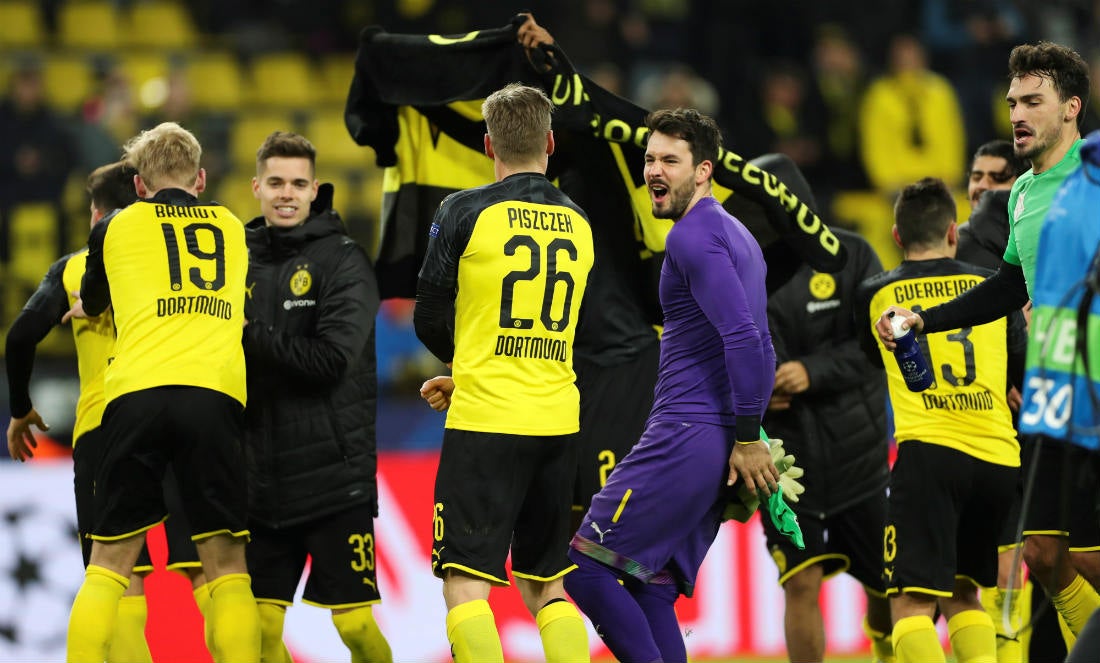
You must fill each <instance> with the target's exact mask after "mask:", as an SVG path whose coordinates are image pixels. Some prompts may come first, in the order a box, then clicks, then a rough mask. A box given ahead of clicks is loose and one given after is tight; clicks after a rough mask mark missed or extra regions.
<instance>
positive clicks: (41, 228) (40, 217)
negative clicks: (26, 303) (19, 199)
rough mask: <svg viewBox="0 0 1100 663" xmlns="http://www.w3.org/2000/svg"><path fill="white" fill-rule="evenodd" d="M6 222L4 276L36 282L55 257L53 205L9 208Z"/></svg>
mask: <svg viewBox="0 0 1100 663" xmlns="http://www.w3.org/2000/svg"><path fill="white" fill-rule="evenodd" d="M10 222H11V223H10V227H9V233H10V235H9V240H10V242H11V244H10V253H9V258H10V261H9V264H8V270H9V271H8V275H9V276H10V277H11V278H13V279H17V280H20V281H23V282H35V283H37V282H38V281H39V280H41V279H42V275H43V274H45V273H46V269H47V268H48V267H49V266H50V264H51V263H52V262H53V261H54V260H55V259H56V258H57V257H58V256H57V251H58V246H57V240H58V234H59V233H60V228H59V222H58V214H57V207H56V206H54V204H53V203H22V204H20V205H17V206H15V207H14V208H13V209H12V211H11V218H10Z"/></svg>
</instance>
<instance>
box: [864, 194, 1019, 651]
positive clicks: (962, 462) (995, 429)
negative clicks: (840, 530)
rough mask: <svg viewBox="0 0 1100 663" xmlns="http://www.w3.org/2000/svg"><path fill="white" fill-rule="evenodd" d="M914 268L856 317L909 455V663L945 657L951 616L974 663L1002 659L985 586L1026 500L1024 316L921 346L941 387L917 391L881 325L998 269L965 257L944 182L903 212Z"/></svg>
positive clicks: (903, 205)
mask: <svg viewBox="0 0 1100 663" xmlns="http://www.w3.org/2000/svg"><path fill="white" fill-rule="evenodd" d="M894 219H895V225H894V228H893V234H894V241H895V242H897V244H898V246H900V247H901V249H902V251H903V254H904V260H903V262H902V263H901V265H900V266H898V267H897V268H895V269H893V270H890V271H888V272H885V273H883V274H880V275H878V276H873V277H871V278H869V279H867V280H865V281H864V282H863V283H862V284H860V287H859V289H858V291H857V293H856V307H857V308H856V310H857V311H862V312H863V315H864V316H866V317H865V318H864V319H865V320H866V324H864V325H861V326H860V327H859V328H858V329H859V333H860V340H861V343H862V344H863V347H864V351H865V352H866V353H867V356H868V357H869V358H871V359H872V361H874V362H875V363H882V364H885V367H886V376H887V385H888V387H889V391H890V401H891V403H892V405H893V409H894V426H895V438H896V439H897V441H898V456H897V460H896V462H895V463H894V467H893V470H892V472H891V480H890V497H889V516H888V522H887V527H886V532H885V536H884V550H883V559H884V561H885V576H886V583H887V593H888V595H889V596H890V611H891V616H892V618H893V621H894V628H893V644H894V652H895V654H896V656H897V660H898V663H918V662H919V663H934V662H935V661H944V660H945V656H944V652H943V649H942V648H941V646H940V642H939V636H938V635H937V633H936V629H935V625H934V624H933V622H932V618H933V616H934V615H935V612H936V607H937V603H938V605H939V608H940V610H942V612H943V615H944V616H945V617H946V618H947V620H948V621H947V628H948V632H949V634H950V637H951V648H952V651H953V652H954V654H955V657H956V658H957V659H958V660H959V661H960V662H962V663H967V662H974V663H976V662H977V661H994V660H996V655H997V643H996V634H995V631H994V628H993V622H992V620H991V619H990V616H989V615H988V614H986V612H985V611H984V610H983V609H982V605H981V603H979V601H978V596H977V586H983V587H989V586H992V585H994V584H995V583H996V581H997V540H998V538H999V536H1000V534H1001V531H1002V529H1003V527H1004V523H1005V521H1006V519H1007V516H1008V512H1009V509H1010V507H1011V505H1012V498H1013V494H1014V492H1015V485H1016V476H1017V472H1018V469H1019V465H1020V447H1019V443H1018V442H1017V441H1016V431H1015V430H1014V429H1013V428H1012V415H1011V412H1010V410H1009V407H1008V402H1007V400H1006V397H1005V384H1006V382H1007V377H1008V365H1009V362H1010V361H1013V362H1015V364H1016V365H1019V364H1022V362H1023V355H1024V352H1025V351H1026V346H1027V332H1026V329H1025V327H1024V323H1023V317H1022V314H1021V313H1020V312H1019V311H1015V312H1014V313H1013V315H1012V317H1011V322H1008V321H1006V319H1005V318H1004V317H1001V318H998V319H997V320H995V321H993V322H990V323H987V324H984V325H975V326H964V327H962V328H961V329H955V330H950V333H929V334H925V335H924V336H922V337H921V339H920V342H921V344H922V346H923V347H925V348H926V350H925V354H926V356H928V357H929V358H930V362H929V368H930V370H932V371H933V373H934V376H935V382H934V384H933V386H932V387H930V388H929V389H927V390H926V391H924V392H913V391H909V389H908V388H907V387H906V385H905V383H904V379H903V378H902V375H901V371H900V370H899V368H898V366H897V363H896V362H895V361H894V360H893V357H891V356H890V353H889V351H888V350H887V349H885V347H879V344H878V343H876V342H875V339H874V335H873V334H872V329H873V328H874V322H875V321H876V320H877V318H878V312H879V311H882V310H884V309H886V308H887V306H898V307H900V306H907V307H909V308H910V309H914V310H921V309H922V308H924V307H928V306H932V305H935V304H938V303H940V302H942V301H944V300H946V299H949V298H951V297H953V296H955V295H956V294H957V293H959V292H962V291H964V290H967V289H970V288H973V287H975V286H977V284H978V283H979V282H981V281H982V280H983V279H984V278H985V277H986V276H987V275H988V274H989V272H988V271H987V270H984V269H982V268H980V267H975V266H972V265H968V264H966V263H961V262H958V261H956V260H954V259H953V258H954V255H955V250H956V247H957V241H958V231H957V228H956V225H955V202H954V199H953V197H952V195H951V192H950V191H949V190H948V188H947V186H946V185H945V184H944V183H943V181H942V180H938V179H932V178H925V179H923V180H921V181H919V182H917V183H915V184H911V185H909V186H907V187H905V188H904V189H903V190H902V191H901V193H900V194H899V195H898V199H897V202H896V203H895V205H894Z"/></svg>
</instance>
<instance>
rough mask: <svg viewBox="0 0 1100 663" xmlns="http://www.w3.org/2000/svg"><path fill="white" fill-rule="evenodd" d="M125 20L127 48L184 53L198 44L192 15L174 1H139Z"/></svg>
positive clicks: (125, 43)
mask: <svg viewBox="0 0 1100 663" xmlns="http://www.w3.org/2000/svg"><path fill="white" fill-rule="evenodd" d="M126 18H127V20H126V27H127V30H126V34H125V38H124V45H126V46H131V47H134V48H155V49H167V50H185V49H191V48H194V47H195V46H196V45H198V42H199V39H198V31H197V30H196V29H195V24H194V21H192V18H191V13H190V12H189V11H187V7H185V6H184V5H183V4H182V3H179V2H172V1H171V0H145V1H143V2H137V3H134V5H133V7H132V8H131V9H130V13H129V15H128V16H127V17H126Z"/></svg>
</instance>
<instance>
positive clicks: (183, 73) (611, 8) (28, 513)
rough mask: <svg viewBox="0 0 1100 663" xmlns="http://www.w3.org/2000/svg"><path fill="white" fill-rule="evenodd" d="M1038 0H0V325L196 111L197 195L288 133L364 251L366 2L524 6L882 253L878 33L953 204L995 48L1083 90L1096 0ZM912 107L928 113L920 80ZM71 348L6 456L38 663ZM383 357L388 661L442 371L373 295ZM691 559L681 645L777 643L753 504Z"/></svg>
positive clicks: (414, 601) (421, 526) (28, 624)
mask: <svg viewBox="0 0 1100 663" xmlns="http://www.w3.org/2000/svg"><path fill="white" fill-rule="evenodd" d="M1039 4H1040V3H1034V2H1026V1H1020V2H1014V1H1013V0H974V1H971V2H954V1H952V0H887V1H886V2H882V1H881V0H874V1H871V0H833V1H831V2H829V3H810V2H808V0H772V1H770V2H767V3H761V2H758V1H756V0H562V1H558V2H549V1H548V0H532V1H528V2H522V3H516V2H474V1H473V0H377V1H363V0H359V1H356V0H312V1H306V0H223V1H215V0H189V1H187V2H184V1H183V0H0V91H2V92H3V96H2V97H0V327H2V328H3V329H4V330H5V331H6V329H7V328H8V326H9V325H10V323H11V320H12V319H13V318H14V316H15V315H16V314H17V313H18V310H19V308H20V307H21V306H22V303H23V302H24V301H25V300H26V298H27V296H28V295H29V294H30V293H31V292H33V290H34V288H35V287H36V286H37V284H38V282H39V280H40V279H41V277H42V275H43V274H44V272H45V270H46V268H47V267H48V265H49V264H50V263H51V262H52V261H53V260H54V259H56V258H57V257H58V256H60V255H61V254H63V253H65V252H68V251H71V250H74V249H76V248H78V247H79V246H81V245H82V243H83V241H84V238H85V237H86V234H87V220H88V212H87V207H88V202H87V200H86V196H85V194H84V179H85V177H86V175H87V173H88V172H89V171H90V170H91V169H92V168H93V167H95V166H97V165H100V164H102V163H105V162H107V161H110V160H113V159H115V158H117V156H118V153H119V145H120V144H121V143H122V142H123V141H124V140H125V139H126V138H128V137H129V136H131V135H133V134H135V133H137V132H138V131H140V130H141V129H143V128H148V127H150V126H152V125H153V124H155V123H156V122H159V121H162V120H167V119H171V120H176V121H179V122H180V123H181V124H183V125H184V126H185V127H187V128H189V129H191V130H192V131H194V132H195V133H196V135H197V136H198V137H199V139H200V140H201V142H202V143H203V145H204V148H205V155H204V166H205V167H206V168H207V170H208V172H209V174H210V183H211V184H210V189H209V191H208V195H209V197H211V198H214V199H216V200H218V201H220V202H222V203H224V204H226V205H227V206H229V207H230V208H231V209H233V210H235V211H236V212H237V214H238V216H241V217H242V218H245V219H248V218H251V217H252V216H254V215H255V214H256V212H257V209H258V207H257V204H256V201H255V200H254V199H253V198H252V196H251V191H250V187H249V181H250V178H251V176H252V174H253V170H254V157H255V149H256V147H257V146H258V145H259V143H260V142H261V141H262V139H263V137H264V136H266V135H267V134H268V133H269V132H270V131H271V130H273V129H276V128H279V129H292V130H297V131H300V132H302V133H303V134H305V135H306V136H307V137H309V138H310V139H311V140H312V141H313V142H314V143H315V144H316V145H317V147H318V151H319V169H318V176H319V178H320V179H322V180H324V181H331V182H334V183H335V185H336V206H337V208H338V209H339V210H340V211H341V213H342V214H343V216H344V218H345V219H346V220H347V223H348V226H349V229H350V231H351V232H352V234H353V235H354V236H355V237H356V238H357V239H359V240H360V241H361V242H362V243H364V244H365V245H367V246H369V247H374V246H375V244H376V240H377V221H378V214H379V209H380V201H381V177H382V174H381V171H379V170H378V169H377V168H376V167H375V166H374V162H373V154H372V152H371V151H370V150H369V149H366V148H359V147H357V146H356V145H355V144H354V143H353V142H352V141H351V139H350V138H349V137H348V134H347V131H346V130H345V128H344V123H343V105H344V100H345V96H346V93H347V87H348V84H349V82H350V80H351V76H352V70H353V59H354V52H355V47H356V38H357V34H358V32H359V30H360V29H361V28H362V27H363V26H366V25H369V24H378V25H381V26H383V27H384V28H385V29H387V30H389V31H391V32H414V33H445V34H453V33H465V32H468V31H470V30H473V29H477V28H484V27H495V26H500V25H503V24H504V23H506V22H507V20H508V19H509V18H510V17H511V16H512V15H513V14H514V13H515V12H516V11H519V10H521V9H528V10H531V11H533V12H534V14H535V16H536V18H537V19H538V20H539V22H540V23H541V24H543V25H544V26H546V27H547V28H548V29H549V30H550V32H551V33H552V34H553V35H554V36H555V37H556V38H557V40H558V42H559V43H560V44H561V45H562V46H563V48H564V49H565V50H566V52H567V53H569V54H570V56H571V57H572V59H573V60H574V62H575V63H576V64H577V65H578V67H579V68H580V69H581V70H582V71H583V72H585V73H587V74H588V75H589V76H591V77H592V78H593V79H594V80H596V81H597V82H599V83H600V84H601V85H604V86H605V87H607V88H609V89H612V90H615V91H618V92H619V93H620V94H622V95H623V96H627V97H629V98H631V99H633V100H634V101H636V102H637V103H639V104H640V105H642V106H644V107H648V108H654V107H657V106H669V105H692V106H696V107H699V108H702V109H704V110H706V111H708V112H710V113H711V114H713V115H715V116H716V117H717V118H718V119H719V122H720V124H721V125H722V127H723V131H724V135H725V137H726V144H727V145H728V146H729V147H731V148H732V149H733V150H735V151H737V152H739V153H741V154H743V155H744V156H746V157H752V156H755V155H757V154H760V153H763V152H768V151H783V152H785V153H787V154H789V155H791V156H792V158H794V159H795V160H796V161H797V162H799V163H800V164H801V165H802V166H803V168H804V170H805V171H806V172H807V174H808V175H809V177H810V180H811V183H812V184H813V185H814V187H815V193H816V194H817V198H818V208H819V211H820V212H821V213H822V216H823V217H824V218H825V219H826V220H827V221H829V222H831V223H835V224H839V225H844V226H847V227H850V228H854V229H856V230H858V231H860V232H861V233H862V234H863V235H864V236H865V237H867V238H868V240H869V241H871V243H872V245H873V246H875V247H876V249H877V250H878V252H879V254H880V257H881V258H882V260H883V263H884V264H885V265H886V266H887V267H888V268H889V267H891V266H893V265H895V264H896V263H897V262H898V260H899V256H898V254H897V252H896V250H895V249H894V247H893V246H892V243H891V241H890V238H889V227H890V223H891V221H890V205H891V201H892V197H893V194H894V190H893V187H891V186H890V185H888V184H885V185H884V184H882V183H881V181H880V180H879V178H876V177H875V176H873V175H872V174H870V173H869V172H868V171H869V168H867V163H865V162H866V160H867V159H868V158H869V157H870V156H873V155H874V154H875V152H874V151H875V149H876V146H875V145H873V144H872V145H869V146H865V148H864V149H863V151H862V152H861V151H860V149H859V146H860V142H861V141H864V140H870V139H869V138H868V136H867V135H865V134H864V132H863V131H862V130H861V127H860V123H859V113H860V104H861V103H862V101H863V95H864V93H865V92H866V90H867V89H868V88H869V87H870V86H871V85H873V84H874V83H875V81H876V80H878V78H879V77H880V76H884V75H887V74H888V73H889V71H888V69H889V68H888V66H887V63H888V62H889V53H890V44H891V39H892V37H893V35H895V34H897V33H902V32H909V33H912V34H913V35H915V36H916V37H918V39H919V41H920V44H921V46H922V47H923V49H924V52H925V55H926V56H927V62H928V63H929V67H928V69H927V70H926V72H924V74H927V75H930V76H936V77H940V78H941V79H943V80H947V81H948V82H949V83H950V84H951V86H952V88H953V89H954V91H955V94H956V97H957V102H958V105H957V108H955V112H954V113H953V114H951V113H949V114H948V115H947V116H946V118H945V119H946V121H947V122H949V123H957V125H958V126H962V127H965V128H966V129H967V134H966V139H965V143H966V144H965V145H960V146H958V150H957V152H958V153H957V157H958V163H956V164H953V165H948V166H947V167H945V169H944V172H943V173H929V174H938V175H941V176H943V177H944V178H945V179H946V180H947V181H948V182H949V184H951V185H952V186H954V187H955V188H956V190H957V192H958V193H959V202H960V210H966V209H968V206H967V203H966V202H965V197H964V196H963V191H964V187H965V179H964V175H963V169H964V168H965V162H966V160H967V156H968V155H969V154H971V153H972V152H973V149H974V147H976V146H977V145H978V144H980V143H981V142H984V141H985V140H987V139H989V138H992V137H995V136H1001V137H1008V133H1009V128H1008V127H1007V113H1006V112H1005V110H1004V103H1003V89H1004V86H1005V84H1006V81H1005V80H1004V76H1003V71H1004V63H1005V60H1006V57H1007V53H1008V50H1009V49H1010V47H1011V45H1013V44H1015V43H1020V42H1022V41H1031V40H1035V39H1040V38H1048V39H1053V40H1055V41H1059V42H1061V43H1066V44H1070V45H1073V46H1075V47H1077V48H1078V50H1079V51H1080V52H1081V53H1082V54H1083V55H1085V56H1086V58H1087V59H1088V60H1089V61H1090V63H1093V71H1094V73H1093V81H1094V88H1096V87H1098V86H1100V55H1098V53H1100V51H1095V50H1092V49H1094V48H1097V47H1100V39H1098V38H1097V37H1098V36H1100V21H1098V19H1097V16H1098V14H1100V12H1098V11H1097V7H1098V6H1100V2H1092V1H1089V0H1052V1H1051V2H1044V3H1042V4H1041V7H1040V6H1038V5H1039ZM822 5H827V6H822ZM838 85H839V87H837V86H838ZM1097 96H1100V95H1098V94H1097V92H1096V91H1095V90H1094V92H1093V97H1094V102H1093V103H1092V104H1090V105H1089V108H1088V110H1087V113H1086V119H1085V127H1084V128H1085V130H1086V131H1087V130H1089V129H1092V128H1097V127H1100V111H1098V110H1097V108H1098V103H1097V102H1096V100H1095V98H1096V97H1097ZM907 107H909V108H910V109H911V110H912V112H914V113H915V114H919V113H921V112H922V111H923V110H928V109H926V108H923V106H922V102H921V100H920V99H911V100H909V102H908V106H907ZM915 133H919V132H915ZM927 139H928V137H927V136H925V137H923V138H922V137H921V136H919V135H914V137H913V142H915V143H916V146H917V147H918V148H919V147H920V144H921V143H922V141H923V140H927ZM883 149H889V147H888V146H886V147H884V148H883ZM880 156H881V155H880ZM887 156H891V155H887ZM898 158H899V159H900V158H901V157H900V155H899V156H898ZM899 165H903V164H899ZM961 214H962V215H963V216H965V213H963V212H961ZM72 355H73V346H72V339H71V334H70V333H69V330H68V329H67V328H59V329H57V330H55V331H54V332H53V333H52V334H51V335H50V337H48V338H47V339H46V341H44V343H43V344H42V345H41V346H40V348H39V355H38V360H37V363H36V367H35V379H34V382H33V390H32V395H33V397H34V402H35V404H36V407H37V408H38V410H39V411H40V412H41V413H42V414H43V415H44V417H45V418H46V420H47V421H48V422H50V424H51V425H52V430H51V431H50V434H49V436H48V437H45V436H44V437H43V443H42V446H40V449H41V450H42V453H41V454H40V456H42V457H45V458H44V459H43V460H41V461H40V462H35V463H33V464H31V465H30V466H19V465H16V464H14V463H11V462H8V461H7V459H6V458H5V459H4V460H0V516H2V517H0V661H16V660H19V661H27V660H57V659H58V657H59V656H60V652H61V651H62V648H63V645H64V629H65V620H66V618H67V611H68V605H69V602H70V601H71V598H72V593H73V592H75V589H76V587H77V586H78V584H79V581H80V566H79V551H78V549H77V547H76V545H75V540H74V538H73V536H72V534H73V532H72V530H73V525H74V523H73V515H72V511H73V508H72V498H71V463H70V462H69V460H68V458H67V453H68V445H69V444H70V442H71V439H70V438H71V428H72V423H73V422H72V418H73V416H72V415H73V404H74V403H75V398H76V391H77V384H76V377H75V363H74V362H73V360H72ZM378 356H379V360H380V361H379V379H380V383H381V384H380V386H381V398H380V402H379V427H378V443H379V448H380V450H381V451H382V453H381V459H380V463H379V466H380V473H381V479H380V483H381V486H382V495H383V497H382V500H383V501H382V506H381V508H382V516H381V518H380V519H379V521H378V525H377V527H378V533H379V537H378V538H379V542H380V545H379V549H380V551H379V558H380V562H379V563H380V569H381V571H380V577H381V584H382V590H383V593H384V597H385V602H384V603H383V605H382V606H381V607H380V608H379V609H378V611H377V612H378V620H379V622H380V624H381V625H382V627H383V628H384V630H385V631H386V633H387V634H388V635H389V636H390V639H391V643H393V645H394V651H395V658H396V660H424V661H428V660H446V659H447V658H448V653H447V649H446V642H445V638H444V637H443V633H442V623H443V612H442V610H443V608H442V601H441V600H440V596H439V586H438V581H436V580H435V579H434V578H432V577H431V576H430V573H429V572H428V568H429V564H428V548H427V541H426V536H425V535H424V532H425V531H426V530H425V527H426V526H427V525H426V523H427V522H428V521H429V520H430V512H431V509H430V504H428V502H427V500H428V496H429V495H430V487H431V481H432V476H433V474H434V463H435V459H436V451H435V450H436V448H437V447H438V444H439V440H440V434H441V429H442V421H443V418H442V417H441V416H440V415H438V414H436V413H434V412H431V411H430V410H428V409H427V408H426V407H425V406H423V404H422V403H421V402H420V401H419V399H418V398H417V397H416V388H417V387H418V386H419V384H420V382H421V381H422V380H423V379H424V378H425V377H426V376H429V375H433V374H436V373H437V372H438V371H440V370H441V367H440V366H439V365H438V363H437V362H436V361H435V360H434V359H433V358H432V357H431V356H430V355H428V354H427V353H426V352H425V351H424V350H423V348H422V347H421V346H420V344H419V343H418V341H417V340H416V338H415V336H414V335H413V333H412V330H411V304H410V303H409V302H407V301H397V300H393V301H387V302H385V303H384V305H383V310H382V312H381V313H380V315H379V318H378ZM6 393H7V391H6V389H5V390H3V391H2V393H0V399H3V400H4V401H5V406H4V407H3V409H2V411H3V412H4V414H5V415H6V414H7V412H8V408H7V407H6ZM5 423H6V417H5ZM703 577H704V578H705V580H704V581H702V582H701V583H700V584H701V587H702V589H701V590H700V592H699V596H698V597H697V598H696V599H695V600H694V601H692V602H689V603H687V604H685V605H684V607H683V610H682V616H683V621H684V624H685V628H686V629H688V630H690V631H691V633H690V635H688V637H687V642H688V645H689V650H690V651H691V653H692V655H693V657H695V658H705V657H727V656H733V655H744V654H777V653H781V652H782V651H783V646H782V630H781V623H782V595H781V593H780V592H779V590H778V589H777V588H776V586H775V583H774V565H773V563H772V561H771V560H770V558H769V557H768V555H767V552H766V551H765V550H764V547H763V545H762V541H761V538H760V534H759V528H758V526H757V525H756V524H755V523H753V524H751V525H750V526H748V527H727V528H724V530H723V533H722V535H721V537H720V539H719V542H718V544H717V545H716V547H715V549H714V551H713V552H712V554H711V557H710V559H709V560H708V562H707V566H706V567H705V572H704V575H703ZM182 582H183V581H182V579H178V578H175V577H173V576H171V575H170V574H166V573H164V572H158V573H157V574H155V575H154V579H153V581H152V582H151V583H150V584H151V588H150V595H151V607H150V638H151V640H152V641H153V643H154V654H155V656H156V660H158V661H169V660H179V661H183V660H194V656H195V655H197V654H202V650H201V640H200V639H199V636H198V631H197V630H196V629H197V621H196V620H197V616H196V615H194V614H192V613H191V612H190V608H189V606H188V605H187V603H186V601H183V600H182V599H181V597H183V598H186V595H187V591H186V588H185V586H184V585H183V584H181V583H182ZM493 600H494V603H495V604H496V605H497V607H498V613H499V614H500V615H501V616H500V621H501V634H502V636H503V638H504V641H505V647H506V652H507V653H508V654H509V656H510V657H511V658H514V659H517V660H519V659H524V660H526V659H534V658H537V657H538V656H539V650H538V642H537V640H538V638H537V633H536V632H535V631H534V630H533V624H531V623H530V620H529V619H527V618H526V617H525V616H524V613H523V610H522V607H521V606H520V605H519V603H518V600H516V599H515V597H512V596H510V595H507V594H501V593H499V592H498V593H494V597H493ZM861 600H862V598H861V592H860V591H859V589H858V587H857V586H856V585H855V584H854V583H853V582H851V581H850V580H847V579H846V578H841V579H838V580H837V581H834V582H832V583H829V585H828V588H827V590H826V593H825V596H824V598H823V601H824V604H825V607H826V618H827V628H828V631H829V636H828V637H829V642H830V650H831V652H833V653H845V652H848V653H851V652H863V651H866V643H865V641H864V638H863V636H862V634H861V633H860V629H859V619H860V618H859V615H860V613H861V609H860V602H861ZM189 626H195V628H189ZM287 638H288V642H289V643H290V645H291V647H292V649H294V650H295V651H296V653H297V654H298V655H299V657H300V660H310V661H314V660H329V659H332V658H337V659H339V658H342V657H343V656H344V649H343V647H342V645H341V644H340V643H339V640H338V639H337V637H336V635H335V632H334V631H333V629H332V628H331V626H329V625H328V615H327V613H326V612H324V611H321V610H317V609H314V608H310V607H297V608H295V609H294V610H292V611H291V613H290V617H289V618H288V627H287ZM593 642H596V639H595V638H594V637H593Z"/></svg>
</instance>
